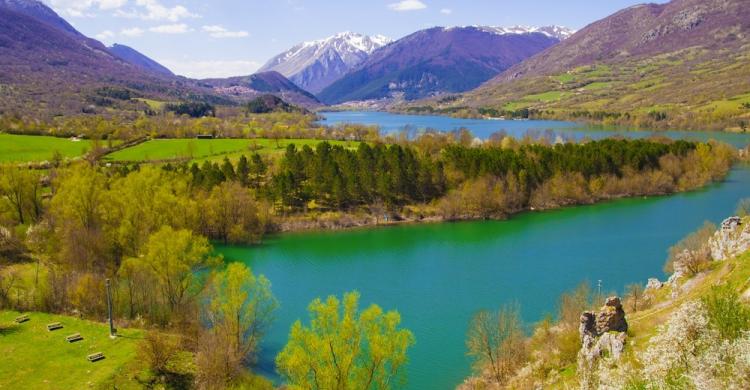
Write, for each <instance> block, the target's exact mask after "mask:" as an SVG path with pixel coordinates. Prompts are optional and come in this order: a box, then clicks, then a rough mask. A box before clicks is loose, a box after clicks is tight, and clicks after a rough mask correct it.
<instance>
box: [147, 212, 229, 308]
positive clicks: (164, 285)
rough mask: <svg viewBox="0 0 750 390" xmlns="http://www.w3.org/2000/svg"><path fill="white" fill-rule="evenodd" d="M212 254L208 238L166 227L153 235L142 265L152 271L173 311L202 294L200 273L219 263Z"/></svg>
mask: <svg viewBox="0 0 750 390" xmlns="http://www.w3.org/2000/svg"><path fill="white" fill-rule="evenodd" d="M211 251H212V248H211V244H209V242H208V239H206V238H205V237H202V236H199V235H196V234H193V232H191V231H189V230H184V229H183V230H175V229H172V228H171V227H169V226H164V227H162V228H161V229H160V230H159V231H157V232H156V233H154V234H152V235H151V237H150V238H149V241H148V243H147V244H146V253H145V254H144V256H143V257H142V259H141V260H142V264H143V265H144V266H146V267H148V268H150V270H151V272H152V273H153V276H154V277H155V278H156V280H157V284H158V286H159V289H160V290H161V293H162V296H163V297H164V300H165V301H166V303H167V304H168V305H169V308H170V309H171V311H176V310H179V309H181V308H182V307H183V306H184V305H185V304H187V303H188V302H190V301H191V300H192V298H194V297H195V296H197V294H198V293H199V292H200V288H201V283H200V282H201V281H200V277H201V276H200V275H201V272H200V271H202V270H205V269H207V268H208V267H211V266H213V265H216V264H217V259H216V258H213V257H211V256H210V254H211Z"/></svg>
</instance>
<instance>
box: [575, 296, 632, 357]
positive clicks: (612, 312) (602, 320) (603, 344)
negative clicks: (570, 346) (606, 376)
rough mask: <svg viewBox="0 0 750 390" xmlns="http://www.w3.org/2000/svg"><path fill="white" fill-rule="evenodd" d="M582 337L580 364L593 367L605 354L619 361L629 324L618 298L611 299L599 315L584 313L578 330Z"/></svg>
mask: <svg viewBox="0 0 750 390" xmlns="http://www.w3.org/2000/svg"><path fill="white" fill-rule="evenodd" d="M578 331H579V333H580V335H581V350H580V351H579V353H578V359H579V364H586V365H589V366H590V365H591V364H593V363H594V362H595V360H596V359H597V358H599V357H601V356H603V355H605V354H609V355H610V356H612V357H614V358H615V359H618V358H619V357H620V355H621V354H622V351H623V350H624V348H625V339H626V338H627V335H626V333H625V332H627V331H628V322H627V320H626V319H625V310H623V308H622V302H621V301H620V298H618V297H609V298H607V301H606V302H605V304H604V306H602V308H601V309H600V310H599V312H598V313H594V312H590V311H587V312H584V313H583V314H581V324H580V326H579V328H578Z"/></svg>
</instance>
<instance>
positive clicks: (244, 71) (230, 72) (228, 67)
mask: <svg viewBox="0 0 750 390" xmlns="http://www.w3.org/2000/svg"><path fill="white" fill-rule="evenodd" d="M159 63H160V64H162V65H164V66H166V67H167V68H169V69H170V70H171V71H172V72H174V73H175V74H178V75H181V76H185V77H191V78H197V79H207V78H222V77H230V76H245V75H249V74H253V73H254V72H255V71H256V70H258V68H260V66H261V64H260V62H258V61H253V60H216V61H186V60H184V59H183V60H170V59H160V60H159Z"/></svg>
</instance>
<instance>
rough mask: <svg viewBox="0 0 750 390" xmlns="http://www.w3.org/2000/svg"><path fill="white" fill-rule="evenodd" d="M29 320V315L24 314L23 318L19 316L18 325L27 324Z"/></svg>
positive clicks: (17, 318)
mask: <svg viewBox="0 0 750 390" xmlns="http://www.w3.org/2000/svg"><path fill="white" fill-rule="evenodd" d="M28 320H29V316H28V314H24V315H21V316H18V317H16V323H17V324H21V323H24V322H26V321H28Z"/></svg>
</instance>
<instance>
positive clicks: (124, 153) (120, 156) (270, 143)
mask: <svg viewBox="0 0 750 390" xmlns="http://www.w3.org/2000/svg"><path fill="white" fill-rule="evenodd" d="M320 142H322V141H320V140H314V139H280V140H278V143H277V141H276V140H272V139H265V138H259V139H200V140H199V139H193V138H190V139H156V140H150V141H147V142H144V143H142V144H139V145H136V146H134V147H131V148H127V149H123V150H120V151H118V152H115V153H112V154H110V155H108V156H107V157H106V159H107V160H109V161H158V160H171V159H179V158H189V159H191V160H196V161H202V160H218V159H223V158H224V157H229V158H230V159H235V158H239V156H240V155H242V154H245V155H249V154H251V153H253V152H257V153H259V154H261V155H269V154H277V153H278V154H280V153H283V152H284V149H285V148H286V147H287V145H289V144H290V143H294V144H295V145H297V147H298V148H300V147H302V146H303V145H310V146H311V147H315V145H317V144H318V143H320ZM328 142H330V143H331V144H334V145H342V146H345V147H354V148H356V147H357V145H358V143H356V142H345V141H328ZM277 145H278V146H277Z"/></svg>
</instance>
